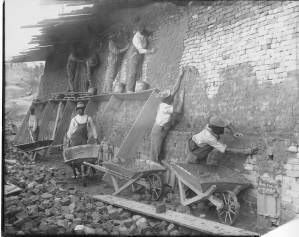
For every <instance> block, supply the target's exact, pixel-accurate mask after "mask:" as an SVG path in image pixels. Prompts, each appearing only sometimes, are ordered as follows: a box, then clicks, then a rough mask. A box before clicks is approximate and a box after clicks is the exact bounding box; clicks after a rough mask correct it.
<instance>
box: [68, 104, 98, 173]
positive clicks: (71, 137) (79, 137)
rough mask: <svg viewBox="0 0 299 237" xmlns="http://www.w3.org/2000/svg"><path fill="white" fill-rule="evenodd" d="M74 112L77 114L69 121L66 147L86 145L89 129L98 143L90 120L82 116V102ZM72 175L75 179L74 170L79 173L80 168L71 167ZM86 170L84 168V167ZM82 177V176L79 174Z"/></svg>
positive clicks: (88, 117)
mask: <svg viewBox="0 0 299 237" xmlns="http://www.w3.org/2000/svg"><path fill="white" fill-rule="evenodd" d="M76 110H77V111H78V114H77V115H76V116H75V117H74V118H73V119H72V120H71V123H70V127H69V130H68V132H67V146H69V147H72V146H80V145H85V144H87V140H88V128H90V129H91V131H92V134H93V137H94V139H95V141H96V142H97V141H98V134H97V130H96V127H95V125H94V123H93V121H92V118H91V117H90V116H88V115H87V114H84V110H85V105H84V103H83V102H81V101H80V102H78V103H77V107H76ZM71 167H72V169H73V173H74V178H76V177H77V173H76V168H77V169H79V173H81V166H80V165H77V164H74V163H73V164H72V165H71ZM84 168H86V167H84ZM81 175H84V174H81Z"/></svg>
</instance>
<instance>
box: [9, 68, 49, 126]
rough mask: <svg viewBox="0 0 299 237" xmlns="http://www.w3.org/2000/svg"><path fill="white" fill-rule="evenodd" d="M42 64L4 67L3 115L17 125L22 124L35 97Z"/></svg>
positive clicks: (41, 72) (42, 69)
mask: <svg viewBox="0 0 299 237" xmlns="http://www.w3.org/2000/svg"><path fill="white" fill-rule="evenodd" d="M43 71H44V65H43V63H16V64H6V65H5V98H4V99H5V113H6V115H7V116H8V118H9V119H10V120H12V121H14V122H15V123H17V125H19V123H21V122H22V119H23V117H24V116H25V114H26V112H27V111H28V108H29V106H30V104H31V102H32V100H33V99H35V98H36V96H37V91H38V86H39V81H40V77H41V75H42V74H43Z"/></svg>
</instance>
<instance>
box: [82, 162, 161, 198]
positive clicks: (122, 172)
mask: <svg viewBox="0 0 299 237" xmlns="http://www.w3.org/2000/svg"><path fill="white" fill-rule="evenodd" d="M84 164H85V165H89V166H90V167H93V168H95V169H97V170H100V171H102V172H105V173H106V174H108V175H110V177H111V179H112V183H113V187H114V193H113V194H112V195H117V194H119V193H121V192H122V191H123V190H125V189H127V188H129V187H130V186H131V187H132V189H133V191H137V190H140V188H145V190H146V191H147V192H148V193H150V195H151V199H152V200H155V201H156V200H158V199H159V198H160V197H161V196H162V193H163V178H162V173H163V172H165V171H166V169H165V167H163V166H162V165H160V164H158V163H156V162H153V161H150V160H143V161H141V160H140V161H139V162H138V164H137V165H136V163H135V165H134V167H130V168H128V167H124V166H123V165H121V164H118V163H117V162H112V161H105V162H103V163H102V166H99V165H93V164H90V163H87V162H84ZM119 180H125V183H123V184H122V185H120V182H119ZM136 184H137V185H139V187H140V188H139V189H137V188H136Z"/></svg>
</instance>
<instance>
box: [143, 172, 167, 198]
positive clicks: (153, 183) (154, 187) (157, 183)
mask: <svg viewBox="0 0 299 237" xmlns="http://www.w3.org/2000/svg"><path fill="white" fill-rule="evenodd" d="M146 180H147V182H148V183H149V186H150V189H149V191H150V194H151V198H152V200H154V201H157V200H159V198H160V197H161V195H162V193H163V182H162V178H161V176H160V175H159V174H149V175H148V176H147V177H146Z"/></svg>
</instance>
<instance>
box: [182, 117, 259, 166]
mask: <svg viewBox="0 0 299 237" xmlns="http://www.w3.org/2000/svg"><path fill="white" fill-rule="evenodd" d="M225 128H227V129H228V130H229V131H230V133H231V134H233V136H234V137H240V136H243V134H241V133H235V132H234V130H235V129H234V128H233V126H232V125H231V124H230V123H229V122H228V121H226V120H224V119H222V118H220V117H219V116H215V115H214V116H212V117H210V119H209V124H207V125H206V127H205V128H204V129H203V130H202V131H201V132H200V133H198V134H195V135H194V136H192V137H191V138H190V139H189V141H188V145H189V151H190V152H191V153H190V154H189V156H188V158H187V162H188V163H200V162H201V161H203V160H206V163H207V165H218V160H219V158H221V157H222V156H223V154H224V153H239V154H244V155H251V154H254V153H255V152H256V151H257V148H243V149H241V148H231V147H228V146H227V145H226V144H223V143H222V142H221V141H220V135H222V134H224V129H225Z"/></svg>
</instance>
